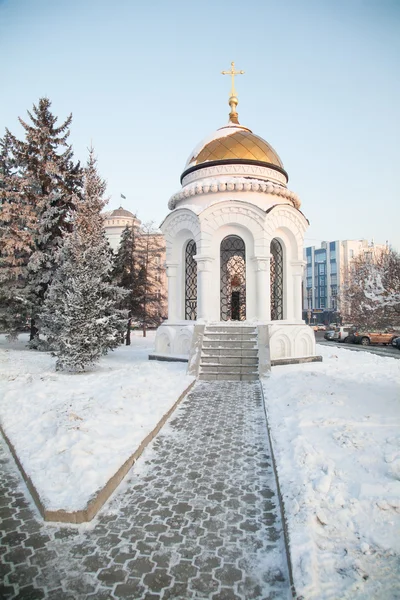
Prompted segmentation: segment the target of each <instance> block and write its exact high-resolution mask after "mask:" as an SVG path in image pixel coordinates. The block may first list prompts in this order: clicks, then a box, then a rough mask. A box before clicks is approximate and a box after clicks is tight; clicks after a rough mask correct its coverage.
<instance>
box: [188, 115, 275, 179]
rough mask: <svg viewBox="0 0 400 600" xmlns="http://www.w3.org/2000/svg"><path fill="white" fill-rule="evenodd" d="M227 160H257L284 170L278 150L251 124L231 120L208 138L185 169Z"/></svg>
mask: <svg viewBox="0 0 400 600" xmlns="http://www.w3.org/2000/svg"><path fill="white" fill-rule="evenodd" d="M222 160H223V161H225V160H240V161H257V162H258V163H259V162H263V163H266V164H267V165H269V166H276V167H278V169H282V170H283V163H282V161H281V159H280V158H279V156H278V154H277V153H276V152H275V150H274V149H273V148H272V146H270V145H269V144H268V142H266V141H265V140H263V139H262V138H261V137H259V136H258V135H255V134H254V133H253V132H252V131H251V130H250V129H247V127H242V126H241V125H235V124H233V123H229V125H227V126H226V127H221V128H220V129H217V131H215V132H214V133H212V134H211V135H209V136H208V137H207V138H205V139H204V140H203V141H202V142H201V143H200V144H198V146H196V148H195V149H194V150H193V152H191V154H190V156H189V158H188V160H187V162H186V165H185V169H184V172H186V171H187V170H188V169H191V168H192V167H196V166H198V165H201V164H203V163H208V162H216V161H217V162H218V161H222Z"/></svg>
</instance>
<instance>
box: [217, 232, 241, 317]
mask: <svg viewBox="0 0 400 600" xmlns="http://www.w3.org/2000/svg"><path fill="white" fill-rule="evenodd" d="M245 319H246V249H245V245H244V241H243V240H242V238H240V237H239V236H237V235H228V237H226V238H224V239H223V240H222V242H221V321H230V320H232V321H244V320H245Z"/></svg>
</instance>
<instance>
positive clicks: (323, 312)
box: [303, 240, 387, 324]
mask: <svg viewBox="0 0 400 600" xmlns="http://www.w3.org/2000/svg"><path fill="white" fill-rule="evenodd" d="M386 249H387V246H386V245H379V244H378V245H377V244H374V243H373V242H371V243H369V242H368V241H367V240H343V241H340V240H336V241H333V242H322V243H321V247H320V248H316V247H315V246H308V247H307V248H304V260H305V261H306V266H305V269H304V275H303V319H304V320H305V321H306V322H308V323H325V324H328V323H332V322H337V321H338V319H339V318H340V316H339V313H340V308H341V307H340V291H341V289H342V287H343V284H344V282H345V281H346V280H347V277H349V274H350V265H351V262H352V260H353V259H354V258H355V257H356V256H358V255H359V254H361V253H364V254H365V255H366V256H367V257H368V256H369V257H370V258H371V259H372V257H373V255H374V253H375V252H377V251H382V250H386Z"/></svg>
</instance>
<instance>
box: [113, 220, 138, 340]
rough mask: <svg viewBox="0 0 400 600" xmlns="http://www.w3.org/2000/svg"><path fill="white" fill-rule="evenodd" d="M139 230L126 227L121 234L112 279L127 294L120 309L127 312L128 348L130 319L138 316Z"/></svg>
mask: <svg viewBox="0 0 400 600" xmlns="http://www.w3.org/2000/svg"><path fill="white" fill-rule="evenodd" d="M138 235H139V230H138V228H137V226H136V225H132V226H129V225H127V226H126V227H125V229H124V231H123V232H122V235H121V242H120V245H119V248H118V251H117V254H116V256H115V259H114V269H113V279H114V280H115V282H116V283H117V284H118V285H119V286H121V287H122V288H124V289H125V290H127V294H126V296H125V297H124V299H123V301H122V306H121V308H124V309H126V310H127V311H128V322H127V328H126V335H125V341H126V345H127V346H129V345H130V343H131V325H132V319H134V318H138V317H139V314H140V301H139V297H140V295H141V291H140V289H139V278H138V275H139V268H140V265H139V260H138V256H137V238H138Z"/></svg>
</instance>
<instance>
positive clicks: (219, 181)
mask: <svg viewBox="0 0 400 600" xmlns="http://www.w3.org/2000/svg"><path fill="white" fill-rule="evenodd" d="M242 179H244V178H241V180H238V181H235V180H234V179H232V178H230V177H223V176H222V177H217V178H215V179H212V181H207V180H203V181H198V182H195V183H193V184H192V185H190V184H189V185H186V186H185V187H184V188H183V189H182V190H181V191H180V192H177V193H176V194H174V195H173V196H172V197H171V198H170V200H169V202H168V208H169V209H170V210H174V208H176V206H177V204H178V203H179V202H181V201H182V200H187V199H188V198H193V197H195V196H200V195H204V194H211V195H212V194H215V193H217V192H246V194H248V193H254V192H256V193H264V194H272V195H276V196H280V197H282V198H285V199H286V200H289V202H291V204H292V205H293V206H294V208H297V209H299V208H300V205H301V203H300V198H299V197H298V196H297V194H295V193H294V192H291V191H290V190H288V188H287V187H284V186H282V185H279V184H275V183H273V182H272V181H263V180H259V179H252V178H249V177H246V178H245V180H244V181H243V180H242Z"/></svg>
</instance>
